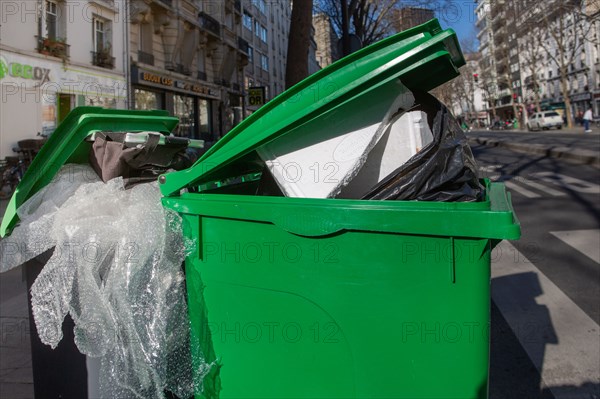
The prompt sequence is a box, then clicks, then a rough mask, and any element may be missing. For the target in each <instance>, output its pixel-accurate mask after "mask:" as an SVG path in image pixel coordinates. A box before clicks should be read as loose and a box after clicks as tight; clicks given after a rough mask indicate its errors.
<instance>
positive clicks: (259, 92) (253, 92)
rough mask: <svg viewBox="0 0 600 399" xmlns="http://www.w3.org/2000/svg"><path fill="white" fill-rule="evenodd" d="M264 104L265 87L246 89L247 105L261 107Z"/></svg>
mask: <svg viewBox="0 0 600 399" xmlns="http://www.w3.org/2000/svg"><path fill="white" fill-rule="evenodd" d="M264 103H265V87H264V86H259V87H250V88H248V104H250V105H263V104H264Z"/></svg>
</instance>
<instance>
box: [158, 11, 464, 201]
mask: <svg viewBox="0 0 600 399" xmlns="http://www.w3.org/2000/svg"><path fill="white" fill-rule="evenodd" d="M464 64H465V60H464V57H463V54H462V52H461V50H460V44H459V43H458V39H457V37H456V33H455V32H454V30H452V29H446V30H442V28H441V26H440V24H439V22H438V20H437V19H432V20H430V21H428V22H426V23H425V24H422V25H419V26H417V27H414V28H412V29H409V30H406V31H403V32H400V33H398V34H396V35H394V36H391V37H389V38H387V39H384V40H381V41H379V42H377V43H374V44H372V45H370V46H368V47H365V48H364V49H361V50H359V51H357V52H355V53H353V54H351V55H349V56H347V57H344V58H342V59H341V60H339V61H337V62H335V63H333V64H332V65H330V66H328V67H327V68H324V69H322V70H320V71H318V72H317V73H315V74H313V75H311V76H309V77H307V78H306V79H304V80H303V81H301V82H299V83H297V84H296V85H294V86H293V87H291V88H290V89H288V90H286V91H284V92H283V93H281V94H280V95H278V96H277V97H275V98H274V99H273V100H271V101H270V102H268V103H267V104H265V105H264V106H262V107H261V108H259V109H258V110H257V111H256V112H255V113H253V114H252V115H250V116H249V117H248V118H246V119H245V120H243V121H242V122H241V123H240V124H239V125H237V126H236V127H235V128H233V129H232V130H231V131H230V132H229V133H228V134H226V135H225V136H224V137H223V138H221V139H220V140H219V141H218V142H217V143H216V144H215V145H214V146H213V147H211V148H210V149H209V150H208V151H207V152H206V153H205V154H204V155H203V156H202V157H201V158H200V159H199V160H198V161H197V162H196V163H195V164H194V165H193V166H192V167H190V168H188V169H186V170H183V171H179V172H173V173H168V174H164V175H162V176H161V177H160V179H159V183H160V189H161V192H162V194H163V195H164V196H173V195H178V194H180V192H181V190H182V189H185V188H188V187H191V186H197V185H199V184H202V183H207V182H210V181H216V180H219V179H220V178H226V177H230V176H226V175H225V176H224V175H223V172H224V171H226V168H225V167H226V166H227V165H229V164H231V163H232V162H234V161H235V160H237V159H239V158H241V157H243V156H244V155H246V154H248V153H250V152H251V151H253V150H255V149H256V148H257V147H259V146H261V145H264V144H266V143H268V142H270V141H272V140H275V139H277V138H279V137H281V136H283V135H285V134H287V133H288V132H289V131H291V130H293V129H295V128H296V127H298V126H301V125H302V124H304V123H307V122H309V121H310V120H313V119H315V118H317V117H319V116H321V115H323V114H325V113H327V112H331V111H332V110H334V109H335V108H337V107H339V106H341V105H342V104H345V103H347V102H348V101H351V100H353V99H355V98H357V97H358V96H362V95H365V94H367V93H369V92H371V91H372V90H374V89H375V88H377V87H379V86H381V85H383V84H387V83H389V82H391V81H393V80H396V79H399V78H400V79H402V78H403V77H404V76H407V75H409V76H410V79H407V80H406V81H403V83H404V85H405V86H406V87H407V88H409V89H419V90H422V91H428V90H431V89H433V88H435V87H437V86H438V85H440V84H442V83H444V82H446V81H448V80H450V79H452V78H454V77H456V76H457V75H458V74H459V72H458V68H459V67H460V66H462V65H464ZM427 71H429V72H430V73H427ZM415 85H416V86H417V87H414V86H415Z"/></svg>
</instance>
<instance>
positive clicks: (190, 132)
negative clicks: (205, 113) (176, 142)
mask: <svg viewBox="0 0 600 399" xmlns="http://www.w3.org/2000/svg"><path fill="white" fill-rule="evenodd" d="M194 111H195V110H194V99H193V98H192V97H188V96H183V95H178V94H175V95H174V96H173V116H176V117H178V118H179V125H178V126H177V130H176V131H175V135H176V136H180V137H189V138H192V137H194V131H195V129H196V126H195V125H196V123H195V120H194V118H195V115H194V113H195V112H194Z"/></svg>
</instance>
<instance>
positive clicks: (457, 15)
mask: <svg viewBox="0 0 600 399" xmlns="http://www.w3.org/2000/svg"><path fill="white" fill-rule="evenodd" d="M476 5H477V4H476V3H475V1H474V0H446V1H444V0H441V1H440V0H438V1H432V2H431V3H430V4H429V5H428V6H427V7H429V8H433V9H434V10H435V13H436V17H437V18H438V19H439V20H440V24H441V25H442V28H444V29H445V28H452V29H454V30H455V31H456V35H457V36H458V40H459V41H460V42H461V43H462V42H463V41H468V40H469V38H472V41H473V42H474V44H475V47H476V46H477V33H476V30H475V22H476V18H475V6H476ZM464 50H466V49H463V51H464ZM473 50H477V48H474V49H473Z"/></svg>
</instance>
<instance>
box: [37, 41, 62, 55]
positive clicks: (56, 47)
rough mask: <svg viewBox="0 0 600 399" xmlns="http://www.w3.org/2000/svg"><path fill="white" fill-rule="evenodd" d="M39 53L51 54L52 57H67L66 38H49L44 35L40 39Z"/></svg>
mask: <svg viewBox="0 0 600 399" xmlns="http://www.w3.org/2000/svg"><path fill="white" fill-rule="evenodd" d="M40 53H42V54H44V55H51V56H53V57H59V58H66V57H67V43H66V39H64V38H61V37H57V38H49V37H45V38H44V39H43V40H42V45H41V48H40Z"/></svg>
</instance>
